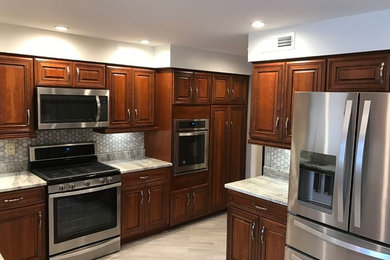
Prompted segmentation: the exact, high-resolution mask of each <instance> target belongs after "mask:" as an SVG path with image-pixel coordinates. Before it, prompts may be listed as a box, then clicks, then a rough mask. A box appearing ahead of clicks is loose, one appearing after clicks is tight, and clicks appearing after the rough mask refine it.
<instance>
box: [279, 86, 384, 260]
mask: <svg viewBox="0 0 390 260" xmlns="http://www.w3.org/2000/svg"><path fill="white" fill-rule="evenodd" d="M290 167H291V168H290V169H291V170H290V185H289V201H288V210H289V214H288V223H287V239H286V244H287V245H286V249H285V259H293V260H299V259H302V260H306V259H323V260H338V259H348V260H360V259H390V94H387V93H330V92H297V93H296V94H295V100H294V125H293V137H292V144H291V165H290Z"/></svg>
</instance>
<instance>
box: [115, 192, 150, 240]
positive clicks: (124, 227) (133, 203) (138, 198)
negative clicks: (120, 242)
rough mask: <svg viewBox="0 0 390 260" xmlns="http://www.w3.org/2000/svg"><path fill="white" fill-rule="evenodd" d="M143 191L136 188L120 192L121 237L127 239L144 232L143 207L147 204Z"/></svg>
mask: <svg viewBox="0 0 390 260" xmlns="http://www.w3.org/2000/svg"><path fill="white" fill-rule="evenodd" d="M146 199H147V196H146V194H145V191H144V190H143V189H142V188H140V187H138V188H127V189H123V190H122V199H121V208H122V216H121V236H122V238H128V237H131V236H134V235H137V234H140V233H142V232H144V230H145V221H144V213H145V211H144V205H145V203H147V201H146Z"/></svg>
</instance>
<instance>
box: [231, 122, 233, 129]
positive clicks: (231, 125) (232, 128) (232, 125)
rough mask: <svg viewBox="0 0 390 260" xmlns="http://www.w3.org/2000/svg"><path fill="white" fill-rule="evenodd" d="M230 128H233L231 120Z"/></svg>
mask: <svg viewBox="0 0 390 260" xmlns="http://www.w3.org/2000/svg"><path fill="white" fill-rule="evenodd" d="M230 128H231V129H233V121H230Z"/></svg>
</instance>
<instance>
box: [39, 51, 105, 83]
mask: <svg viewBox="0 0 390 260" xmlns="http://www.w3.org/2000/svg"><path fill="white" fill-rule="evenodd" d="M34 71H35V85H37V86H51V87H76V88H97V89H99V88H100V89H104V88H106V86H105V65H103V64H95V63H87V62H72V61H66V60H51V59H40V58H36V59H34Z"/></svg>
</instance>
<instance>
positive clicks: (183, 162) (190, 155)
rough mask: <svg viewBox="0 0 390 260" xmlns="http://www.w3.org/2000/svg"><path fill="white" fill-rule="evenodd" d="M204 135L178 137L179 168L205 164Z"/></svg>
mask: <svg viewBox="0 0 390 260" xmlns="http://www.w3.org/2000/svg"><path fill="white" fill-rule="evenodd" d="M205 139H206V136H205V134H201V135H190V136H187V135H186V136H180V135H179V154H178V158H179V161H178V164H179V166H187V165H195V164H202V163H205V152H206V151H205V144H206V140H205Z"/></svg>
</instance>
